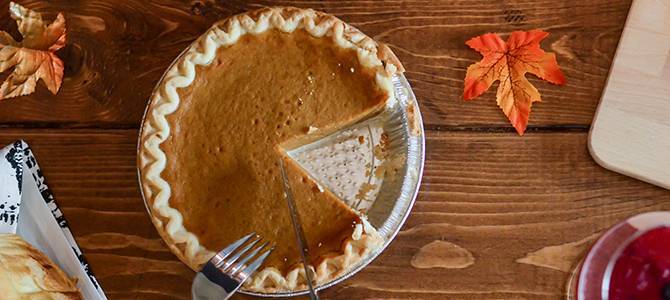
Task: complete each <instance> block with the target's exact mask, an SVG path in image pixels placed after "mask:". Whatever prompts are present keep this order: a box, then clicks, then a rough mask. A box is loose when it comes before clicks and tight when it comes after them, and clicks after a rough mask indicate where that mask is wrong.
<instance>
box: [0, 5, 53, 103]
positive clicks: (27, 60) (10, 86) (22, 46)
mask: <svg viewBox="0 0 670 300" xmlns="http://www.w3.org/2000/svg"><path fill="white" fill-rule="evenodd" d="M9 14H10V16H11V17H12V19H14V20H16V24H17V25H18V27H19V32H20V33H21V35H22V36H23V40H21V41H20V42H17V41H16V40H14V38H12V36H11V35H9V33H7V32H4V31H0V72H4V71H6V70H7V69H9V68H11V67H14V70H13V72H12V73H11V74H9V76H7V79H6V80H5V82H3V83H2V86H0V100H2V99H5V98H11V97H16V96H23V95H27V94H30V93H32V92H34V91H35V86H36V85H37V81H38V80H40V79H42V81H44V83H45V84H46V86H47V88H48V89H49V90H50V91H51V92H52V93H54V94H56V93H57V92H58V89H59V88H60V85H61V83H62V82H63V61H62V60H60V58H58V56H56V54H55V53H54V52H56V50H58V49H60V48H63V46H65V18H64V17H63V14H61V13H59V14H58V16H57V17H56V20H55V21H54V22H53V23H51V24H49V25H48V26H47V25H46V24H45V23H44V21H43V20H42V15H41V14H40V13H37V12H34V11H32V10H29V9H27V8H25V7H23V6H21V5H18V4H16V3H14V2H10V3H9Z"/></svg>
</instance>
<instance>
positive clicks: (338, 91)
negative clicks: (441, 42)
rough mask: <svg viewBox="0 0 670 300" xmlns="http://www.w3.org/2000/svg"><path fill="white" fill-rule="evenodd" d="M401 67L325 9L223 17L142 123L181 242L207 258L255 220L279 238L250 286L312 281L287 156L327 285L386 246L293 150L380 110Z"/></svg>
mask: <svg viewBox="0 0 670 300" xmlns="http://www.w3.org/2000/svg"><path fill="white" fill-rule="evenodd" d="M401 71H402V66H401V65H400V64H399V63H398V61H397V59H396V58H395V56H393V53H391V52H390V50H389V49H388V48H387V47H385V46H384V45H382V44H379V43H376V42H375V41H373V40H372V39H370V38H369V37H367V36H365V35H364V34H363V33H361V32H360V31H358V30H357V29H355V28H353V27H351V26H349V25H347V24H345V23H344V22H342V21H340V20H339V19H337V18H335V17H333V16H331V15H328V14H325V13H320V12H316V11H313V10H308V9H298V8H264V9H260V10H257V11H253V12H248V13H245V14H241V15H236V16H233V17H231V18H228V19H226V20H224V21H221V22H219V23H217V24H215V25H214V26H213V27H212V28H211V29H209V30H208V31H207V32H206V33H205V34H204V35H203V36H201V37H200V38H198V40H196V41H195V42H194V43H193V44H192V45H191V46H190V48H188V49H187V50H186V52H185V53H184V54H183V55H182V56H181V57H180V58H179V59H178V60H177V61H176V63H175V64H174V65H173V66H172V67H171V68H170V69H169V70H168V72H167V73H166V75H165V77H164V78H163V79H162V80H161V81H160V82H159V83H158V86H157V89H156V91H155V92H154V94H153V97H152V99H151V102H150V104H149V106H148V108H147V112H146V116H145V121H144V124H143V128H142V133H141V139H140V147H139V150H140V155H139V158H138V160H139V168H140V177H141V185H142V190H143V193H144V196H145V198H146V201H147V204H148V207H149V210H150V212H151V217H152V221H153V222H154V224H155V225H156V228H157V229H158V231H159V233H160V234H161V236H162V237H163V239H164V240H165V241H166V243H167V244H168V245H169V246H170V248H171V250H172V251H173V252H174V253H175V254H176V255H177V256H178V257H179V258H180V259H181V260H182V261H184V262H185V263H186V264H188V265H189V266H190V267H191V268H193V269H195V270H197V269H198V268H199V266H200V265H202V264H203V263H204V262H206V261H207V260H208V259H209V258H210V257H211V256H212V255H213V254H214V251H218V250H219V249H221V248H223V247H224V246H226V245H227V244H229V243H231V242H232V241H235V240H237V239H238V238H239V237H241V236H243V235H245V234H247V233H249V232H257V233H259V234H261V235H263V236H264V237H265V238H267V239H269V240H271V241H274V242H275V243H276V248H275V250H274V252H273V253H272V255H271V256H270V257H268V259H267V260H266V262H265V265H264V267H263V268H262V269H261V270H260V271H258V272H257V273H256V274H255V275H254V276H253V278H252V280H250V281H249V282H247V284H246V285H245V287H244V288H245V289H247V290H250V291H257V292H276V291H290V290H298V289H303V288H304V286H305V279H304V271H302V272H301V270H302V268H301V265H300V259H299V251H298V249H297V247H296V243H295V237H294V236H293V229H292V225H291V221H290V216H289V214H288V209H287V206H286V201H285V199H284V198H283V190H282V185H281V178H280V175H279V170H278V161H279V159H284V160H285V161H286V163H287V172H288V175H289V178H290V183H291V185H292V188H293V192H294V198H295V201H296V204H297V207H298V211H299V214H300V216H301V220H302V225H303V229H304V231H305V235H306V239H307V241H308V244H309V245H308V247H309V249H310V253H311V256H312V259H313V261H312V262H311V264H312V267H314V269H315V271H316V280H317V282H318V283H320V284H323V283H327V282H329V281H331V280H333V279H335V278H337V277H338V276H340V275H342V274H343V273H344V272H346V271H347V270H348V269H349V268H351V267H353V266H354V265H355V264H356V263H357V262H359V261H360V260H361V259H362V258H363V257H365V256H366V255H367V254H368V253H370V252H371V251H373V250H375V249H376V248H378V247H380V246H381V244H382V242H383V240H382V238H381V237H380V236H379V235H378V234H377V232H376V230H375V229H374V228H373V227H372V226H370V225H369V224H368V223H367V222H366V221H365V219H364V217H363V216H362V215H361V214H360V213H359V212H356V211H354V210H353V209H351V208H350V207H349V206H347V205H346V204H345V203H344V202H343V201H341V200H340V199H338V198H337V197H336V196H335V195H334V194H333V193H331V192H330V191H328V190H323V189H322V188H320V186H319V185H318V184H317V183H315V182H314V181H313V180H312V179H311V178H309V176H308V175H307V173H306V172H305V171H304V170H303V169H302V168H300V166H299V165H298V164H297V163H295V162H293V161H292V160H291V159H290V158H289V157H288V156H286V155H285V153H284V151H283V150H282V149H283V146H285V145H287V144H290V145H292V146H295V144H296V143H298V142H300V141H301V140H304V139H305V138H309V137H311V136H312V135H317V136H319V135H321V136H322V135H323V134H325V133H329V132H332V131H334V130H337V129H338V128H342V127H343V126H347V125H349V124H351V123H353V122H356V121H358V120H361V119H363V118H365V117H367V116H370V115H371V114H374V113H376V112H379V111H380V110H382V109H383V108H384V107H385V106H386V105H387V104H388V103H390V102H391V101H394V94H393V89H392V84H391V77H392V75H393V74H394V73H396V72H401ZM314 128H318V130H316V132H312V131H314Z"/></svg>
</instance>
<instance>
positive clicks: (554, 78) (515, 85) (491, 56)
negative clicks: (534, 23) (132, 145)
mask: <svg viewBox="0 0 670 300" xmlns="http://www.w3.org/2000/svg"><path fill="white" fill-rule="evenodd" d="M547 35H549V33H547V32H544V31H542V30H531V31H514V32H512V34H511V35H510V36H509V38H508V39H507V42H506V43H505V42H504V41H503V40H502V39H501V38H500V36H498V35H497V34H495V33H487V34H484V35H480V36H478V37H475V38H472V39H470V40H469V41H467V42H466V43H465V44H466V45H468V46H470V48H472V49H474V50H476V51H477V52H479V53H481V54H482V55H483V56H484V58H482V60H481V61H480V62H478V63H475V64H472V65H470V67H468V71H467V73H466V74H465V89H464V91H463V98H464V99H465V100H471V99H474V98H475V97H477V96H479V95H481V94H483V93H484V92H486V90H488V89H489V87H490V86H491V84H493V82H495V81H500V84H499V86H498V91H497V93H496V101H497V102H498V106H500V108H501V109H502V110H503V112H504V113H505V115H506V116H507V118H508V119H509V120H510V122H511V123H512V125H513V126H514V128H515V129H516V131H517V132H518V133H519V135H523V133H524V132H525V131H526V127H527V126H528V117H529V116H530V107H531V105H532V103H533V102H535V101H541V98H540V93H539V92H538V91H537V89H536V88H535V87H534V86H533V85H532V84H530V82H529V81H528V80H527V79H526V77H525V74H526V73H532V74H535V75H536V76H537V77H539V78H542V79H544V80H546V81H549V82H551V83H553V84H559V85H561V84H564V83H565V76H564V75H563V72H561V70H560V69H559V68H558V63H556V56H555V55H554V54H553V53H546V52H544V50H542V49H541V48H540V41H542V40H543V39H544V38H545V37H547Z"/></svg>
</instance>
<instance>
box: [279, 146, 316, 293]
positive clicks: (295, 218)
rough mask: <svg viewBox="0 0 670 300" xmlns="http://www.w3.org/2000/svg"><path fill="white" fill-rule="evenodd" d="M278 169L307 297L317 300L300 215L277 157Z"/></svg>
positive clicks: (280, 161)
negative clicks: (296, 244) (307, 289)
mask: <svg viewBox="0 0 670 300" xmlns="http://www.w3.org/2000/svg"><path fill="white" fill-rule="evenodd" d="M279 169H280V171H281V177H282V182H283V184H284V196H285V198H286V202H288V209H289V214H290V215H291V222H292V223H293V230H295V236H296V241H297V243H298V248H299V249H300V259H301V260H302V265H303V267H304V268H305V277H306V278H307V287H308V288H309V299H311V300H319V296H318V295H317V294H316V290H315V289H314V285H313V282H314V274H312V269H310V268H309V264H308V262H309V261H311V260H310V259H309V250H308V249H307V241H306V240H305V233H304V232H303V231H302V225H301V223H300V216H299V215H298V210H297V208H296V207H295V201H294V200H293V192H292V191H291V186H290V185H289V182H288V176H287V175H286V169H285V168H284V161H283V160H282V159H281V158H280V159H279Z"/></svg>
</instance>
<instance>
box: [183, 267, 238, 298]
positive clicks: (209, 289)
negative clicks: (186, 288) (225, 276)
mask: <svg viewBox="0 0 670 300" xmlns="http://www.w3.org/2000/svg"><path fill="white" fill-rule="evenodd" d="M194 282H195V283H197V284H193V285H192V286H191V296H192V298H193V299H194V300H221V299H228V298H230V296H232V295H233V294H234V292H233V293H228V292H227V291H226V290H225V289H224V288H222V287H221V286H219V285H218V284H215V283H213V282H211V281H210V280H209V279H208V278H207V277H206V276H205V275H203V274H202V273H200V272H198V274H196V275H195V280H194Z"/></svg>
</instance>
